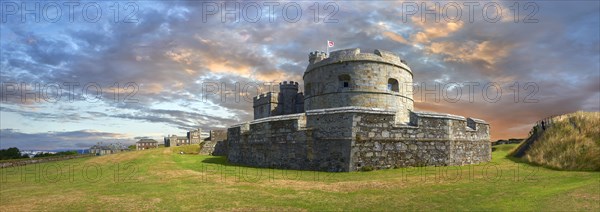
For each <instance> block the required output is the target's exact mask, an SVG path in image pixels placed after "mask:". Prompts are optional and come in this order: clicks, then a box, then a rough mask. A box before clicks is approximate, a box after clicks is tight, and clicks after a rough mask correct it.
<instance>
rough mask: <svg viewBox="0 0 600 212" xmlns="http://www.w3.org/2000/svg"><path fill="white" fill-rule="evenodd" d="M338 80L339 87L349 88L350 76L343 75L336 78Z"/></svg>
mask: <svg viewBox="0 0 600 212" xmlns="http://www.w3.org/2000/svg"><path fill="white" fill-rule="evenodd" d="M338 79H339V80H340V87H342V88H349V87H350V75H347V74H343V75H340V76H339V77H338Z"/></svg>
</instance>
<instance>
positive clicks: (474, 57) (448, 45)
mask: <svg viewBox="0 0 600 212" xmlns="http://www.w3.org/2000/svg"><path fill="white" fill-rule="evenodd" d="M511 49H512V46H510V45H500V44H495V43H493V42H491V41H483V42H480V43H476V42H473V41H469V42H466V43H461V44H458V43H455V42H435V43H431V45H430V46H429V47H427V48H426V50H427V51H429V52H430V53H433V54H442V55H445V56H446V57H445V59H444V60H445V61H454V62H481V61H483V62H485V67H486V68H488V69H492V68H493V66H494V65H495V64H496V63H497V62H498V61H499V60H500V59H503V58H505V57H506V56H507V55H508V54H509V53H510V51H511Z"/></svg>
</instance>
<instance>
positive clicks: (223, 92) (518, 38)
mask: <svg viewBox="0 0 600 212" xmlns="http://www.w3.org/2000/svg"><path fill="white" fill-rule="evenodd" d="M36 3H37V4H38V5H37V7H36ZM78 3H79V5H76V6H74V7H73V8H74V9H73V11H74V13H72V14H71V13H69V12H68V11H69V4H65V2H60V1H44V2H33V1H26V2H21V1H3V2H2V5H0V6H2V7H0V8H1V9H2V11H0V12H2V13H1V14H0V15H1V23H0V26H1V29H0V49H1V52H0V68H1V73H0V77H1V82H2V101H1V103H0V115H1V121H0V148H7V147H12V146H17V147H19V148H22V149H57V148H86V147H89V146H90V145H92V144H94V143H96V142H98V141H104V142H117V141H118V142H125V143H133V142H134V141H135V140H136V138H139V137H146V136H147V137H152V138H155V139H161V137H162V136H164V135H167V134H180V135H183V134H184V133H185V132H186V131H187V130H189V129H191V128H196V127H201V128H203V129H215V128H225V127H227V126H229V125H231V124H235V123H239V122H242V121H248V120H250V119H252V112H251V109H252V106H251V102H250V101H248V99H250V98H251V97H252V96H253V95H256V94H257V93H258V91H257V90H256V88H257V87H260V88H261V91H268V90H269V85H270V84H269V83H273V82H274V83H277V82H279V81H283V80H293V81H300V82H301V79H302V74H303V72H304V70H305V68H306V65H307V64H308V56H307V55H308V53H309V52H310V51H314V50H323V51H324V50H325V43H326V41H327V40H332V41H335V47H334V48H332V50H336V49H345V48H361V49H362V50H363V51H372V50H373V49H385V50H389V51H393V52H396V53H398V54H399V55H401V57H402V58H403V59H404V60H406V61H407V62H408V63H409V64H410V66H411V68H412V69H413V72H414V81H415V82H416V83H417V84H420V83H425V84H426V85H430V86H433V85H434V83H442V85H447V84H449V83H479V86H478V87H477V88H476V89H475V90H474V95H473V97H474V98H473V101H469V98H468V97H467V95H466V94H467V93H466V90H467V87H465V86H464V85H463V84H460V85H459V86H449V87H448V88H449V89H451V91H456V89H461V90H462V92H463V96H461V98H460V99H461V101H458V102H448V101H445V100H444V99H442V100H441V101H435V100H432V99H423V98H419V95H418V94H415V100H416V109H417V110H427V111H436V112H444V113H453V114H458V115H463V116H469V117H477V118H481V119H485V120H487V121H488V122H490V123H491V126H492V136H493V138H494V139H500V138H510V137H522V136H524V135H526V133H527V132H528V130H529V127H530V124H531V123H533V122H535V121H537V120H538V119H540V118H543V117H546V116H550V115H555V114H562V113H568V112H573V111H577V110H588V111H598V110H599V105H600V75H599V74H600V73H599V72H600V62H599V61H600V35H599V32H600V29H599V26H600V23H599V20H600V14H599V13H600V12H599V11H600V5H599V3H598V1H519V2H517V3H515V1H492V2H491V3H490V2H489V1H484V2H464V1H456V2H452V1H441V2H438V3H439V5H440V6H439V7H437V8H435V7H436V4H435V2H429V1H428V2H426V3H424V4H423V2H420V1H404V2H400V1H399V2H394V1H372V2H363V1H350V2H332V3H329V4H327V2H320V1H279V2H277V3H278V5H276V6H273V8H275V9H274V10H272V11H271V10H269V9H270V7H269V6H268V4H267V5H266V4H265V2H258V1H255V2H253V1H249V2H238V3H239V4H238V6H237V7H235V5H234V4H231V3H230V4H228V5H226V6H223V4H222V3H223V2H218V1H204V2H203V1H168V2H160V1H132V2H131V3H129V2H127V1H82V2H78ZM465 3H474V4H473V5H475V4H478V5H476V6H474V8H475V9H474V10H473V11H474V12H475V13H473V14H470V13H469V8H468V7H467V6H466V5H465ZM315 5H318V6H319V14H318V16H317V17H318V18H317V19H316V18H315V11H316V10H315ZM56 6H58V7H60V8H61V9H59V10H57V9H56ZM257 6H258V7H260V8H261V13H260V14H259V13H258V12H257V11H258V10H256V8H258V7H257ZM456 6H458V8H460V11H461V13H462V15H461V16H460V18H456V17H458V16H456V14H457V13H455V12H456V11H457V10H456V8H457V7H456ZM515 6H518V8H519V9H518V10H519V14H518V15H517V16H515V14H514V11H515V8H516V7H515ZM24 7H26V8H24ZM225 7H227V8H228V9H230V10H231V9H232V8H233V10H232V11H234V12H233V13H237V15H236V17H235V18H237V19H238V21H234V19H235V18H234V17H233V15H232V14H224V18H225V19H224V20H223V19H222V18H223V16H222V15H223V14H222V13H221V12H222V11H223V10H225V9H224V8H225ZM31 8H34V9H36V10H34V12H31V13H33V14H30V13H29V14H28V13H27V11H26V10H25V9H29V10H32V9H31ZM97 8H99V9H100V10H101V11H102V12H101V13H98V12H97V10H96V9H97ZM115 8H117V9H118V10H119V15H118V16H115ZM284 8H285V9H286V10H283V9H284ZM415 8H416V9H417V11H416V12H415V13H414V14H413V13H412V12H413V11H414V9H415ZM425 8H429V10H430V11H433V12H431V13H435V14H436V16H437V17H439V20H437V21H436V20H435V16H434V15H432V14H424V16H421V12H422V11H425V10H424V9H425ZM483 8H487V12H485V14H484V10H483ZM298 9H300V10H301V11H302V14H301V15H299V13H297V11H298ZM500 10H501V14H500V15H498V14H497V13H496V11H500ZM534 10H535V11H534ZM284 11H285V12H284ZM34 14H35V15H34ZM57 14H60V16H56V15H57ZM84 14H85V15H84ZM97 14H100V15H98V16H96V15H97ZM529 15H531V16H529ZM36 16H37V18H39V20H36V19H35V18H36ZM258 17H260V19H258ZM470 17H472V21H471V20H470ZM515 17H516V20H515ZM115 18H116V19H117V22H116V23H115ZM453 18H456V19H453ZM451 19H452V20H451ZM526 22H529V23H526ZM491 82H493V83H495V84H494V85H497V86H498V87H500V88H501V89H502V94H501V99H499V100H498V101H494V102H492V101H490V100H489V98H487V99H486V97H485V96H483V93H484V92H482V87H483V86H484V85H486V84H488V83H491ZM21 83H24V84H25V85H26V87H27V86H29V87H27V89H30V90H31V89H32V86H34V85H35V84H40V88H41V89H40V90H43V91H44V92H39V93H38V94H44V95H45V96H41V97H40V101H35V100H34V99H33V97H34V95H33V94H29V95H26V96H25V97H27V98H26V100H25V101H23V96H22V95H20V90H15V89H16V87H18V88H19V89H20V88H21V86H20V85H21ZM65 83H66V84H67V85H72V84H73V83H79V85H78V86H75V88H74V90H72V91H73V92H72V93H71V91H70V90H69V89H68V87H67V86H66V85H65ZM115 83H116V84H118V87H119V90H118V91H117V90H115ZM128 83H129V84H128ZM236 83H237V85H239V87H236ZM515 83H518V87H519V96H518V98H517V100H518V101H516V102H515V95H514V94H515ZM126 85H132V86H129V87H127V86H126ZM215 85H217V87H218V89H219V91H218V92H216V93H215V92H208V91H213V90H210V88H214V87H211V86H215ZM456 85H458V84H456ZM15 86H16V87H15ZM59 86H60V89H56V88H59ZM223 86H225V87H223ZM511 86H512V87H511ZM457 87H458V88H457ZM84 88H87V89H84ZM97 88H101V89H102V95H100V96H96V92H97ZM126 88H127V89H126ZM244 88H246V89H247V90H248V92H246V93H247V94H242V95H239V94H240V93H244V92H240V91H242V90H244ZM535 88H537V90H536V89H535ZM57 91H60V92H61V94H62V95H61V96H60V98H59V99H53V97H57V95H55V94H56V92H57ZM86 91H87V93H86ZM52 92H54V93H52ZM115 93H119V94H120V96H119V98H118V100H116V99H115V98H114V94H115ZM450 93H452V92H450ZM236 94H237V95H236ZM127 95H130V96H127ZM488 95H489V94H488ZM69 97H72V98H73V99H72V100H71V99H69ZM96 97H98V98H96ZM524 100H528V101H524Z"/></svg>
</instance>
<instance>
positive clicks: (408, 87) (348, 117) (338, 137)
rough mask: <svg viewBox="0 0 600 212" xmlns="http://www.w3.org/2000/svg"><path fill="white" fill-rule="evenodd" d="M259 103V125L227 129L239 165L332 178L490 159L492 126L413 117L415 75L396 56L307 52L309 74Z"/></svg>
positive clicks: (228, 142) (421, 114)
mask: <svg viewBox="0 0 600 212" xmlns="http://www.w3.org/2000/svg"><path fill="white" fill-rule="evenodd" d="M303 80H304V91H305V92H304V93H299V92H298V83H297V82H283V83H281V84H280V92H279V93H266V94H262V95H259V96H258V97H255V98H254V102H253V107H254V120H253V121H250V122H246V123H241V124H238V125H234V126H232V127H230V128H229V129H228V130H227V140H226V142H225V144H224V145H223V148H224V149H225V150H224V152H226V155H227V159H228V161H229V162H231V163H234V164H241V165H248V166H257V167H270V168H284V169H299V170H320V171H333V172H348V171H357V170H361V169H363V168H369V169H385V168H392V167H406V166H446V165H464V164H476V163H480V162H486V161H489V160H491V148H490V136H489V130H490V127H489V125H488V124H487V123H486V122H484V121H482V120H479V119H474V118H465V117H462V116H456V115H451V114H440V113H430V112H417V111H414V107H413V104H414V101H413V96H412V82H413V71H412V70H411V69H410V67H409V66H408V65H407V63H406V62H405V61H404V60H401V59H400V57H399V56H397V55H396V54H394V53H391V52H387V51H382V50H375V51H374V52H373V53H363V52H361V51H360V49H347V50H340V51H335V52H331V54H330V55H327V54H325V53H323V52H312V53H310V54H309V65H308V67H307V68H306V71H305V72H304V76H303Z"/></svg>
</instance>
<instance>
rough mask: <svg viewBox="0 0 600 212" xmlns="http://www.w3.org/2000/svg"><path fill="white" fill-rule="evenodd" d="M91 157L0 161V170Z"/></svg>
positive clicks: (88, 155)
mask: <svg viewBox="0 0 600 212" xmlns="http://www.w3.org/2000/svg"><path fill="white" fill-rule="evenodd" d="M91 156H94V155H92V154H85V155H68V156H56V157H43V158H30V159H21V160H10V161H0V168H8V167H17V166H25V165H29V164H36V163H46V162H51V161H61V160H69V159H75V158H85V157H91Z"/></svg>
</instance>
